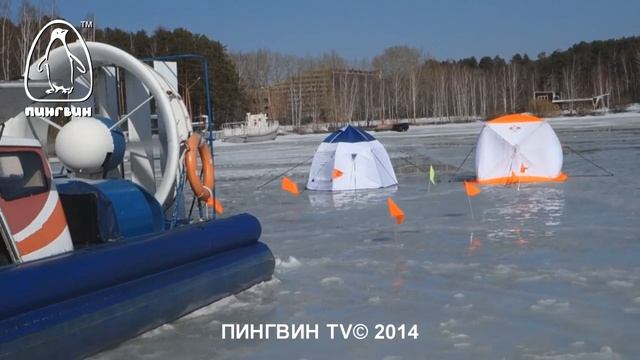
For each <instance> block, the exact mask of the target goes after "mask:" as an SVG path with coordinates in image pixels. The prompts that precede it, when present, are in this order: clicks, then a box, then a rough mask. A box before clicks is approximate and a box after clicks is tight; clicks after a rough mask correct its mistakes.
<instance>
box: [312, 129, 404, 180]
mask: <svg viewBox="0 0 640 360" xmlns="http://www.w3.org/2000/svg"><path fill="white" fill-rule="evenodd" d="M397 184H398V180H397V179H396V174H395V172H394V171H393V166H392V165H391V160H389V155H388V154H387V151H386V150H385V148H384V146H382V144H381V143H380V142H379V141H378V140H376V138H374V137H373V136H371V135H370V134H368V133H367V132H366V131H364V130H362V129H359V128H357V127H353V126H351V125H347V126H345V127H343V128H342V129H340V130H338V131H336V132H334V133H332V134H331V135H329V136H327V138H326V139H324V141H323V142H322V144H320V146H318V150H317V151H316V153H315V155H314V157H313V163H312V164H311V170H310V171H309V180H308V181H307V189H309V190H325V191H340V190H359V189H378V188H384V187H388V186H393V185H397Z"/></svg>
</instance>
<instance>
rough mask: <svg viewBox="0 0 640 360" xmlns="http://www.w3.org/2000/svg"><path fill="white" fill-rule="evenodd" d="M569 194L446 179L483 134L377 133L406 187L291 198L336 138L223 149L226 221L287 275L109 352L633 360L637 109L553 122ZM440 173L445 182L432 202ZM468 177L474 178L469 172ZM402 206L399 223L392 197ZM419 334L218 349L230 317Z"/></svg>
mask: <svg viewBox="0 0 640 360" xmlns="http://www.w3.org/2000/svg"><path fill="white" fill-rule="evenodd" d="M550 123H551V125H552V126H553V127H554V129H555V130H556V132H557V133H558V136H559V138H560V140H561V142H562V143H563V145H569V146H571V148H572V149H575V150H576V151H579V152H580V153H581V154H582V155H584V156H585V157H587V158H589V159H591V160H593V161H595V162H596V163H598V164H600V165H601V166H604V167H606V168H607V169H608V170H610V171H611V172H613V173H614V174H615V176H604V175H606V174H605V173H604V172H603V171H601V170H599V169H598V168H596V167H594V166H593V165H591V164H589V163H587V162H586V161H584V160H582V159H581V158H580V157H578V156H577V155H575V154H574V153H572V152H571V151H569V150H568V149H567V150H566V151H565V164H564V171H565V172H566V173H567V174H568V175H569V176H570V179H569V181H568V182H566V183H563V184H547V185H522V186H520V188H519V189H518V188H516V187H483V188H482V193H481V194H480V195H479V196H477V197H474V198H472V199H471V203H472V206H473V211H474V214H475V219H476V220H475V221H472V220H471V216H470V213H469V205H468V203H467V198H466V196H465V193H464V190H463V188H462V185H461V183H460V182H458V181H454V182H449V181H448V180H449V179H450V175H452V173H453V170H454V169H455V167H456V166H458V164H460V162H461V161H462V160H463V159H464V157H465V155H466V154H467V153H468V151H469V149H470V148H471V147H472V146H473V144H474V142H475V138H476V136H477V134H478V132H479V130H480V128H481V124H480V123H471V124H454V125H441V126H429V127H413V128H411V129H410V130H409V131H408V132H407V133H391V132H387V133H376V134H375V136H376V137H377V138H378V139H379V140H380V141H381V142H382V143H383V144H384V145H385V146H386V148H387V150H388V152H389V155H390V157H391V159H392V162H393V164H394V168H395V170H396V174H397V176H398V180H399V184H400V185H399V187H398V188H397V189H385V190H381V191H365V192H357V193H339V194H330V193H313V192H309V191H304V192H303V193H302V194H301V195H300V196H299V197H297V198H296V197H292V196H290V195H289V194H287V193H283V192H282V191H280V189H279V181H278V180H276V181H273V182H272V183H270V184H268V185H266V186H264V187H262V188H258V187H259V186H260V185H261V184H263V183H265V182H267V181H268V180H269V179H270V178H272V177H275V176H276V175H278V174H280V173H282V172H284V171H285V170H287V169H288V168H290V167H292V166H293V165H295V164H297V163H299V162H302V161H304V160H306V159H308V160H309V161H308V162H307V163H305V164H304V165H302V166H299V167H298V168H296V169H294V170H292V171H290V172H288V173H287V175H289V176H290V177H291V178H292V179H294V180H295V181H297V183H298V184H299V186H301V187H302V186H303V184H304V183H305V182H306V177H307V172H308V170H309V165H310V160H311V157H312V156H313V153H314V151H315V149H316V147H317V145H318V144H319V143H320V142H321V141H322V139H323V137H324V135H305V136H298V135H293V136H285V137H279V138H278V139H277V140H276V141H274V142H268V143H260V144H237V145H236V144H234V145H229V144H220V145H219V146H218V147H217V149H216V158H215V160H216V170H217V192H218V194H219V196H221V200H222V202H223V204H224V206H225V211H226V214H234V213H239V212H249V213H252V214H255V215H256V216H257V217H258V218H259V219H260V221H261V223H262V226H263V235H262V240H263V241H264V242H266V243H267V244H268V245H269V246H270V247H271V249H272V250H273V252H274V254H275V256H276V257H277V266H276V274H275V277H276V278H275V279H274V280H272V281H270V282H267V283H264V284H260V285H257V286H255V287H253V288H251V289H249V290H248V291H245V292H244V293H241V294H238V295H236V296H232V297H229V298H227V299H223V300H221V301H219V302H217V303H215V304H212V305H210V306H209V307H206V308H204V309H201V310H199V311H197V312H195V313H193V314H191V315H189V316H187V317H185V318H183V319H180V320H178V321H176V322H174V323H172V324H169V325H165V326H163V327H161V328H159V329H156V330H153V331H151V332H149V333H147V334H144V335H143V336H140V337H138V338H136V339H133V340H131V341H129V342H127V343H125V344H123V345H122V346H120V347H119V348H117V349H114V350H111V351H107V352H104V353H102V354H99V355H97V356H96V358H98V359H120V358H144V359H175V358H181V359H184V358H189V359H213V358H215V359H280V358H283V359H302V358H304V359H310V360H311V359H331V358H335V359H347V358H358V359H416V358H420V359H422V358H433V359H549V360H560V359H567V360H568V359H580V360H584V359H634V358H637V356H638V354H640V341H638V336H639V335H638V334H640V286H639V284H640V225H639V221H638V217H639V215H640V199H639V195H640V181H638V179H639V178H640V170H639V166H640V115H639V114H637V113H631V114H629V113H626V114H615V115H611V116H590V117H584V118H558V119H552V120H551V121H550ZM429 164H434V166H435V168H436V172H437V178H438V180H439V182H438V183H437V184H436V185H432V186H431V187H430V191H429V192H427V183H426V179H427V174H426V173H425V172H424V170H425V169H428V166H429ZM461 175H462V176H472V175H473V161H472V159H471V160H470V161H467V163H466V165H465V167H464V168H463V171H462V174H461ZM388 196H392V197H393V198H394V200H395V201H396V203H397V204H398V205H399V206H400V207H402V208H403V209H404V212H405V215H406V218H405V222H404V224H402V225H400V226H398V225H396V224H395V222H394V221H393V220H392V219H390V218H389V215H388V211H387V208H386V203H385V200H386V197H388ZM249 322H252V323H256V324H260V323H288V324H300V323H310V324H314V323H318V324H321V325H323V324H326V323H340V322H341V323H353V324H356V323H365V324H368V325H370V326H373V325H374V324H376V323H394V324H402V323H405V324H414V323H415V324H418V326H419V332H420V336H419V339H418V340H395V341H379V340H378V341H374V340H371V339H367V340H362V341H357V340H349V341H345V340H333V341H331V340H329V339H328V338H327V337H326V336H321V338H320V339H319V340H304V341H300V340H295V341H286V340H284V341H283V340H271V341H261V340H243V341H238V340H221V326H222V324H224V323H240V324H244V323H249Z"/></svg>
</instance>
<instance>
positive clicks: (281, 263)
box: [276, 256, 302, 272]
mask: <svg viewBox="0 0 640 360" xmlns="http://www.w3.org/2000/svg"><path fill="white" fill-rule="evenodd" d="M300 265H302V263H301V262H300V261H299V260H298V259H296V258H295V257H293V256H289V257H288V258H287V259H286V260H282V259H280V258H276V271H278V272H281V271H286V270H290V269H295V268H298V267H300Z"/></svg>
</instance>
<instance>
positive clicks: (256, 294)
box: [179, 277, 281, 321]
mask: <svg viewBox="0 0 640 360" xmlns="http://www.w3.org/2000/svg"><path fill="white" fill-rule="evenodd" d="M280 283H281V282H280V280H279V279H278V278H276V277H272V278H271V280H269V281H264V282H261V283H259V284H256V285H254V286H252V287H250V288H248V289H247V290H245V291H242V292H240V293H238V294H235V295H232V296H228V297H226V298H223V299H220V300H218V301H216V302H214V303H212V304H210V305H208V306H205V307H203V308H200V309H198V310H196V311H194V312H192V313H190V314H188V315H186V316H184V317H182V318H181V319H180V320H179V321H185V320H191V319H195V318H199V317H203V316H209V315H212V314H216V313H226V312H234V311H237V310H242V311H245V310H246V311H248V310H254V311H269V310H271V309H273V308H274V307H275V305H276V302H275V299H274V298H275V294H276V289H277V288H278V287H279V285H280Z"/></svg>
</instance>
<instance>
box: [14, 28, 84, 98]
mask: <svg viewBox="0 0 640 360" xmlns="http://www.w3.org/2000/svg"><path fill="white" fill-rule="evenodd" d="M49 29H51V31H50V33H49V39H48V42H47V43H46V47H44V42H43V43H42V44H40V41H41V40H43V41H46V34H47V30H49ZM68 37H71V40H74V39H76V41H75V42H72V43H68V42H67V41H68ZM39 44H40V45H41V46H38V45H39ZM42 48H44V53H42V56H41V57H40V58H39V59H35V61H33V60H34V59H33V57H34V53H35V51H36V49H42ZM32 61H33V62H32ZM35 81H38V82H39V84H38V85H39V86H38V87H36V86H33V82H35ZM30 84H31V85H30ZM47 87H48V88H47ZM24 89H25V92H26V94H27V96H28V97H29V98H30V99H31V100H33V101H37V102H42V103H46V102H55V103H63V102H69V103H73V102H82V101H85V100H87V99H88V98H89V97H90V96H91V92H92V91H93V69H92V64H91V56H90V55H89V49H88V48H87V44H86V43H85V42H84V40H83V39H82V36H80V33H79V32H78V30H76V28H75V27H73V25H71V24H70V23H68V22H66V21H64V20H53V21H51V22H49V23H48V24H46V25H45V26H44V27H43V28H42V29H41V30H40V32H38V35H36V38H35V39H34V40H33V43H32V44H31V49H30V50H29V56H28V57H27V63H26V64H25V73H24ZM78 93H80V95H78Z"/></svg>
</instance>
